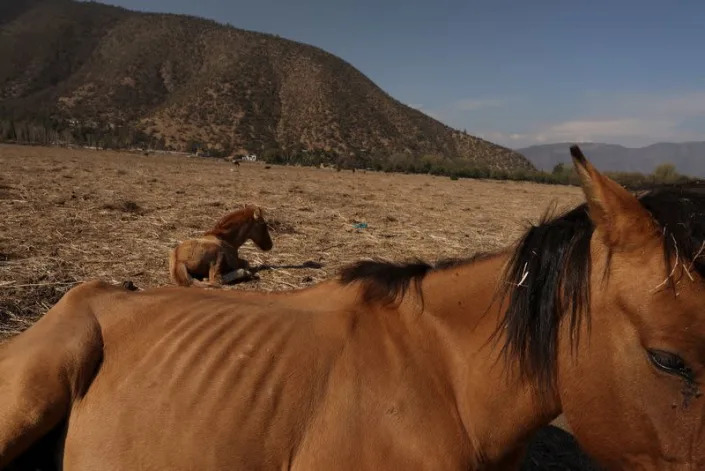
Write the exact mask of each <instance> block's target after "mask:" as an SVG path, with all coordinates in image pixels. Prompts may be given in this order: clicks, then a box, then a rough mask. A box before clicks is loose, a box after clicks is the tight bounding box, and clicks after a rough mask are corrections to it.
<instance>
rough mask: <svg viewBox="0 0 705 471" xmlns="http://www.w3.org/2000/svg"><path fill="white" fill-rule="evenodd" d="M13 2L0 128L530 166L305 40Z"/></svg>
mask: <svg viewBox="0 0 705 471" xmlns="http://www.w3.org/2000/svg"><path fill="white" fill-rule="evenodd" d="M9 3H11V2H7V3H6V6H5V7H2V8H0V139H4V140H10V141H12V140H15V141H20V142H23V141H33V142H46V141H52V140H57V139H58V140H74V141H79V142H81V143H86V144H88V145H101V146H107V147H125V146H131V145H149V146H152V147H156V148H168V149H173V150H189V151H193V150H196V149H198V148H201V149H203V148H206V149H208V150H209V151H210V152H211V153H217V154H230V153H233V152H239V153H246V152H247V153H252V152H254V153H257V154H263V153H269V154H270V155H273V154H279V155H280V156H284V157H283V158H284V159H287V158H288V159H291V160H296V159H298V160H301V159H303V160H305V159H306V158H307V155H308V156H309V157H310V156H312V155H315V156H316V157H315V158H317V159H323V160H326V159H328V160H333V159H340V158H341V157H344V158H347V159H349V158H355V159H358V160H363V161H364V160H366V159H367V160H369V159H372V158H377V159H387V160H388V159H390V158H396V159H397V160H399V159H401V158H402V157H403V158H406V159H411V158H414V159H417V158H420V157H421V156H427V159H429V158H431V157H428V156H433V157H432V159H431V160H433V159H435V160H433V161H434V162H435V161H441V162H444V163H445V164H447V163H448V162H451V163H452V164H453V165H458V166H465V167H475V168H480V167H481V168H489V169H496V170H509V171H514V170H519V171H526V170H532V169H533V166H532V165H531V164H530V163H529V162H528V161H527V160H526V159H525V158H524V157H523V156H521V155H520V154H519V153H517V152H514V151H512V150H510V149H507V148H504V147H501V146H498V145H495V144H492V143H490V142H487V141H484V140H482V139H479V138H477V137H474V136H471V135H468V134H466V133H463V132H460V131H457V130H454V129H451V128H450V127H448V126H445V125H444V124H442V123H440V122H438V121H436V120H434V119H432V118H430V117H428V116H426V115H424V114H423V113H421V112H419V111H418V110H415V109H413V108H410V107H408V106H405V105H403V104H402V103H400V102H398V101H397V100H395V99H393V98H392V97H390V96H389V95H388V94H386V93H385V92H384V91H382V90H381V89H380V88H379V87H377V86H376V85H375V84H374V83H373V82H372V81H370V80H369V79H368V78H367V77H365V76H364V75H363V74H362V73H361V72H359V71H358V70H356V69H355V68H354V67H352V66H351V65H350V64H348V63H346V62H344V61H343V60H341V59H339V58H338V57H336V56H333V55H331V54H329V53H327V52H325V51H323V50H321V49H318V48H315V47H312V46H308V45H305V44H300V43H297V42H293V41H289V40H285V39H282V38H279V37H276V36H272V35H267V34H261V33H256V32H250V31H244V30H240V29H236V28H233V27H230V26H224V25H220V24H218V23H215V22H212V21H207V20H203V19H199V18H193V17H187V16H178V15H169V14H151V13H138V12H132V11H128V10H124V9H121V8H117V7H111V6H107V5H102V4H98V3H93V2H89V3H83V2H74V1H70V0H44V1H40V0H22V1H20V2H15V3H13V6H12V7H9V6H8V5H9ZM395 154H397V155H396V156H395ZM351 156H352V157H351ZM400 156H402V157H400ZM310 158H311V159H313V157H310ZM309 163H312V162H309ZM313 163H315V162H313ZM429 165H430V164H429Z"/></svg>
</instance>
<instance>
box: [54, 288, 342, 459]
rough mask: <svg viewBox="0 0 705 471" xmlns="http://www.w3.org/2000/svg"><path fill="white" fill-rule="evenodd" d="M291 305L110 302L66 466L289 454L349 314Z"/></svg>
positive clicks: (177, 295) (184, 298) (148, 298)
mask: <svg viewBox="0 0 705 471" xmlns="http://www.w3.org/2000/svg"><path fill="white" fill-rule="evenodd" d="M289 304H290V303H286V302H282V301H279V300H277V299H276V297H267V296H264V295H260V296H248V295H243V296H237V295H228V294H227V293H219V292H213V291H202V290H194V289H179V288H174V289H164V290H155V291H153V292H148V293H134V294H132V295H131V296H130V297H129V299H126V300H125V301H124V302H122V303H116V305H114V306H112V307H111V308H109V309H107V310H106V312H103V313H102V314H101V315H100V317H99V318H100V322H101V326H102V327H103V334H104V343H105V347H104V357H103V363H102V366H101V369H100V372H99V373H98V374H97V375H96V377H95V379H94V381H93V383H92V384H91V388H90V390H89V391H88V392H87V394H86V396H85V397H84V399H83V400H82V401H80V402H77V403H75V404H74V407H73V410H72V412H71V420H70V423H69V427H68V433H67V437H66V443H65V450H64V466H65V469H68V470H70V469H96V468H101V469H110V468H111V466H112V467H114V468H115V469H133V468H159V469H167V468H168V469H197V468H201V469H226V468H227V469H232V467H235V468H240V469H243V468H248V469H249V468H262V467H264V468H269V467H278V466H279V464H281V463H283V462H286V461H287V459H288V457H287V456H286V454H287V452H288V450H292V448H295V447H296V443H297V441H298V440H299V439H300V437H301V436H302V435H303V433H304V430H305V427H306V424H307V421H308V420H309V419H310V417H311V410H312V407H315V404H316V402H317V400H318V399H319V398H320V397H321V396H322V395H323V393H324V390H325V386H326V380H327V376H328V371H329V370H330V368H332V365H333V364H334V363H335V359H336V358H337V354H338V353H339V351H340V349H341V345H342V339H343V337H344V333H345V323H346V321H345V319H344V315H343V314H342V313H340V314H338V315H336V314H335V313H331V314H330V315H328V316H326V317H327V319H324V320H323V321H322V320H321V315H320V312H316V311H315V310H314V309H311V310H294V309H292V308H290V307H287V306H288V305H289ZM294 304H295V303H294ZM110 310H112V311H113V312H108V311H110ZM185 424H188V425H185ZM235 443H237V444H238V446H237V447H234V446H233V444H235ZM267 464H269V465H271V466H268V465H267Z"/></svg>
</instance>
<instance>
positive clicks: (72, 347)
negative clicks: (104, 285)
mask: <svg viewBox="0 0 705 471" xmlns="http://www.w3.org/2000/svg"><path fill="white" fill-rule="evenodd" d="M99 286H100V285H99V284H98V283H86V284H84V285H81V286H79V287H77V288H74V289H73V290H71V291H70V292H69V293H67V294H66V295H64V297H63V298H62V299H61V300H60V301H59V302H58V303H57V304H56V306H54V307H53V308H52V309H50V310H49V312H47V313H46V315H45V316H44V317H42V318H41V319H40V320H39V321H37V323H36V324H34V325H33V326H32V327H30V328H29V329H27V331H25V332H23V333H21V334H19V335H18V336H16V337H15V338H13V339H11V340H9V341H8V342H7V343H5V344H3V345H1V346H0V404H2V407H0V469H2V468H4V467H5V466H6V465H7V464H8V463H10V462H11V461H12V460H13V459H14V458H15V457H17V456H18V455H20V454H21V453H22V452H23V451H25V450H26V449H27V448H29V447H30V446H31V445H32V444H33V443H35V442H36V441H37V440H39V439H40V438H42V437H43V436H44V435H46V434H47V433H48V432H50V431H51V430H52V429H53V428H54V427H56V426H57V425H58V424H59V423H60V422H61V421H62V420H64V419H66V418H67V416H68V414H69V411H70V409H71V406H72V404H73V402H74V401H75V400H77V399H80V398H81V397H82V396H83V394H84V393H85V391H86V389H87V388H88V385H89V384H90V383H91V381H92V380H93V375H94V374H95V371H96V369H97V367H98V365H99V364H100V361H101V359H102V357H103V339H102V335H101V330H100V325H99V324H98V321H97V320H96V318H95V317H94V315H93V313H92V312H91V309H90V307H89V306H88V304H87V303H86V302H85V299H86V296H88V295H90V293H91V292H92V291H95V290H96V289H100V288H99Z"/></svg>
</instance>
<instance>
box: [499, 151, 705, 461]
mask: <svg viewBox="0 0 705 471" xmlns="http://www.w3.org/2000/svg"><path fill="white" fill-rule="evenodd" d="M571 154H572V156H573V160H574V163H575V167H576V169H577V171H578V173H579V175H580V178H581V181H582V187H583V190H584V193H585V196H586V200H587V203H586V204H585V205H583V206H581V207H579V208H577V209H575V210H573V211H571V212H569V213H567V214H566V215H564V216H562V217H559V218H557V219H554V220H551V221H547V222H544V223H543V224H541V225H539V226H536V227H533V228H532V229H531V230H529V231H528V232H527V234H526V235H525V236H524V238H523V239H522V241H521V242H520V245H519V247H518V249H517V251H516V252H515V254H514V258H513V259H512V261H511V263H510V265H509V268H508V273H507V275H508V277H509V280H508V281H511V282H513V283H514V285H513V286H512V287H511V288H509V289H508V292H507V293H506V294H507V295H508V297H509V309H508V311H507V314H506V317H505V319H504V322H503V327H504V331H505V332H506V333H507V343H506V345H505V349H506V351H507V352H511V353H513V354H515V355H517V356H518V358H519V360H520V364H521V367H522V371H524V372H525V373H526V374H528V375H529V376H531V377H532V378H533V379H534V380H536V384H537V385H539V387H540V388H542V389H543V390H544V391H552V393H554V394H555V397H557V398H558V399H559V400H560V403H561V405H562V409H563V413H564V414H565V416H566V418H567V419H568V422H569V423H570V425H571V427H572V429H573V431H574V433H575V435H576V437H577V438H578V440H579V441H580V442H581V444H582V445H583V446H584V447H585V449H586V450H587V451H588V452H590V453H592V454H593V455H594V456H595V457H596V458H597V459H598V460H600V461H602V462H603V463H604V464H606V465H608V466H610V467H611V468H617V469H649V470H651V469H704V468H705V397H701V396H702V393H701V390H702V385H703V382H705V193H699V192H698V191H695V190H693V189H688V188H685V187H671V188H663V189H658V190H653V191H651V192H650V193H647V194H645V195H643V196H642V197H641V198H636V197H635V196H633V195H632V194H630V193H629V192H627V191H626V190H625V189H623V188H622V187H621V186H619V185H618V184H617V183H615V182H614V181H612V180H610V179H609V178H607V177H606V176H604V175H602V174H600V173H599V172H598V171H597V170H595V168H594V167H593V166H592V165H591V164H590V163H589V162H588V161H587V160H586V159H585V157H584V156H583V155H582V153H581V152H580V149H578V148H577V146H575V147H572V148H571ZM517 285H518V286H517ZM581 318H582V319H581Z"/></svg>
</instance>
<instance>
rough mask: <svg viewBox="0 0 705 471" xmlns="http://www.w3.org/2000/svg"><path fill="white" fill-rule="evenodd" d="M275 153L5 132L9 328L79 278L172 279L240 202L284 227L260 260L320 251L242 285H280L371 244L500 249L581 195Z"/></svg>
mask: <svg viewBox="0 0 705 471" xmlns="http://www.w3.org/2000/svg"><path fill="white" fill-rule="evenodd" d="M267 167H268V166H266V165H264V164H262V163H242V164H241V166H240V167H236V166H234V165H233V164H231V163H228V162H225V161H223V160H216V159H205V158H195V157H194V158H189V157H186V156H173V155H154V154H152V155H150V156H145V155H142V154H133V153H127V152H122V153H119V152H111V151H90V150H78V149H63V148H43V147H20V146H0V169H2V170H1V171H0V335H2V334H5V335H7V334H10V333H14V332H17V331H19V330H22V329H23V328H25V327H26V326H27V325H28V323H29V322H31V321H32V320H33V319H36V317H37V316H40V315H41V314H42V313H43V312H45V311H46V310H47V309H48V308H49V307H50V306H51V305H52V304H53V303H54V302H56V300H57V299H58V298H59V297H60V296H61V295H62V294H63V293H64V292H65V291H66V290H67V289H69V288H70V287H71V286H73V284H75V283H76V282H77V281H80V280H87V279H93V278H101V279H104V280H107V281H114V282H122V281H124V280H132V281H133V282H134V283H135V284H136V285H137V286H139V287H147V286H158V285H164V284H168V283H169V277H168V273H167V253H168V250H169V249H170V248H171V247H173V246H175V245H176V244H177V243H178V242H179V241H181V240H184V239H186V238H190V237H193V236H196V235H198V234H199V233H200V232H202V231H204V230H206V229H208V228H209V227H210V226H212V224H213V223H214V222H215V221H216V220H217V219H218V218H220V217H221V216H222V215H224V214H226V213H228V212H229V211H231V210H234V209H237V208H238V207H239V206H240V205H241V204H243V203H254V204H257V205H260V206H261V207H263V208H264V209H265V214H266V217H267V218H268V220H269V221H270V224H271V227H272V237H273V240H274V248H273V249H272V250H271V251H270V252H261V251H259V250H258V249H257V248H256V247H255V246H254V245H253V244H252V243H251V242H248V243H247V244H245V246H243V248H242V249H241V253H242V254H243V255H244V257H245V258H246V259H248V260H249V261H250V263H251V264H253V265H255V266H257V265H259V264H262V263H266V264H269V265H300V264H302V263H304V262H306V261H316V262H320V263H322V264H323V268H322V269H310V268H303V269H279V270H271V271H261V272H259V276H260V279H259V280H257V281H253V282H247V283H243V284H240V285H236V286H233V287H232V288H231V289H265V290H282V289H290V288H294V287H300V286H305V285H308V284H311V283H315V282H317V281H319V280H322V279H324V278H329V277H332V276H334V275H335V274H336V272H337V271H338V269H339V268H340V267H341V266H343V265H345V264H347V263H349V262H352V261H355V260H358V259H361V258H367V257H381V258H384V259H389V260H397V261H404V260H409V259H412V258H421V259H424V260H428V261H433V260H437V259H441V258H448V257H458V256H467V255H472V254H473V253H476V252H484V251H492V250H496V249H499V248H502V247H504V246H506V245H508V244H510V243H512V242H513V241H515V240H516V239H517V238H518V237H519V236H520V235H521V234H522V232H523V231H524V230H525V228H526V227H527V224H528V223H529V222H535V221H536V220H537V219H538V218H540V216H541V215H542V214H543V212H544V211H546V209H547V208H548V207H549V205H551V204H552V203H555V204H557V206H558V207H559V208H566V207H570V206H574V205H575V204H577V203H579V202H580V201H581V194H580V190H579V189H578V188H574V187H566V186H550V185H538V184H534V183H517V182H499V181H480V180H465V179H461V180H455V181H454V180H451V179H450V178H447V177H434V176H429V175H403V174H384V173H377V172H364V171H357V172H355V173H353V172H351V171H342V172H336V171H335V170H333V169H319V168H305V167H280V166H272V167H271V168H267ZM357 223H366V224H367V227H366V228H362V229H356V228H355V224H357Z"/></svg>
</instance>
